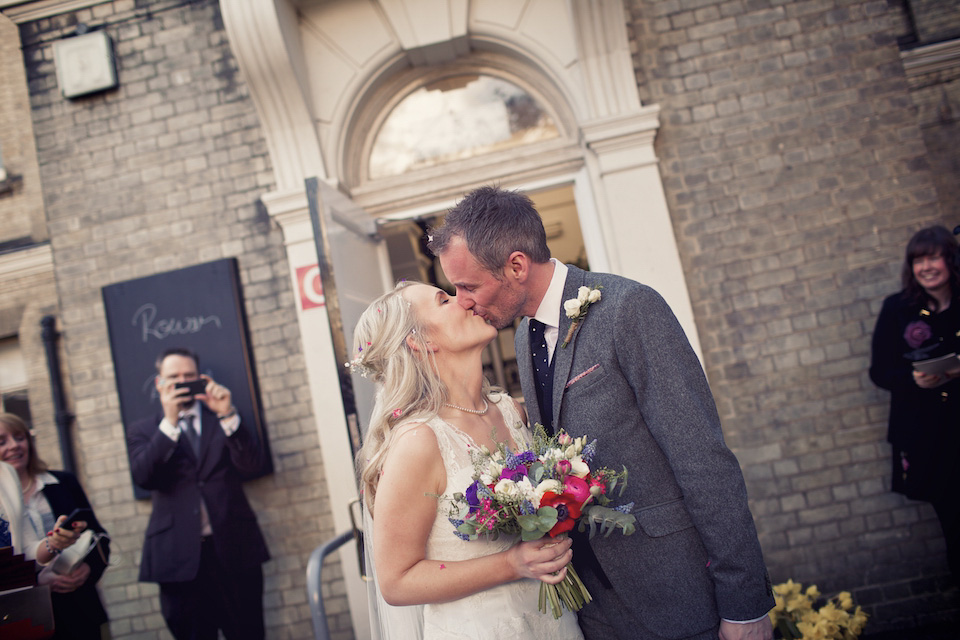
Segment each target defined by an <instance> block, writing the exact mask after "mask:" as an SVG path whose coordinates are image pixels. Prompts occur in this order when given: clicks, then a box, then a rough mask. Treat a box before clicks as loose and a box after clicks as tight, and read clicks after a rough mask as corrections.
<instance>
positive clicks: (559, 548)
mask: <svg viewBox="0 0 960 640" xmlns="http://www.w3.org/2000/svg"><path fill="white" fill-rule="evenodd" d="M572 544H573V540H571V539H570V538H541V539H540V540H529V541H527V542H521V543H520V544H518V545H515V546H514V547H512V548H511V549H510V551H509V552H508V553H510V554H511V556H510V557H511V563H512V564H513V567H514V570H515V571H516V573H517V575H518V576H520V577H521V578H533V579H534V580H540V581H541V582H546V583H547V584H559V583H560V581H562V580H563V579H564V577H566V575H567V565H568V564H570V561H571V560H572V559H573V551H572V550H571V549H570V546H571V545H572Z"/></svg>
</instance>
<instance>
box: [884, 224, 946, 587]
mask: <svg viewBox="0 0 960 640" xmlns="http://www.w3.org/2000/svg"><path fill="white" fill-rule="evenodd" d="M951 353H953V354H960V255H958V248H957V240H956V238H955V237H954V235H953V234H952V233H950V232H949V231H948V230H947V229H945V228H944V227H941V226H935V227H929V228H926V229H922V230H920V231H918V232H917V233H916V234H914V236H913V238H911V239H910V242H909V243H908V244H907V251H906V260H905V262H904V266H903V290H902V291H900V292H899V293H897V294H894V295H892V296H890V297H888V298H887V299H886V300H884V302H883V309H882V310H881V311H880V316H879V317H878V318H877V325H876V329H875V330H874V333H873V348H872V354H871V355H872V358H871V363H870V379H871V380H873V382H874V384H876V385H877V386H878V387H881V388H883V389H887V390H888V391H890V422H889V430H888V433H887V440H888V441H889V442H890V444H891V445H892V449H893V480H892V485H893V486H892V489H893V490H894V491H896V492H898V493H902V494H904V495H905V496H907V497H908V498H912V499H914V500H924V501H927V502H930V503H931V504H932V505H933V508H934V510H935V511H936V512H937V517H938V518H939V519H940V524H941V526H942V527H943V534H944V537H945V538H946V541H947V560H948V563H949V566H950V570H951V572H952V573H953V575H954V577H956V578H960V500H958V498H957V495H958V494H957V487H960V465H958V463H957V461H958V459H960V366H958V365H951V366H950V367H949V368H948V369H947V370H946V371H943V372H940V373H935V374H933V373H921V372H919V371H917V370H916V369H915V368H914V366H913V363H914V362H917V361H921V360H929V359H931V358H936V357H939V356H945V355H948V354H951Z"/></svg>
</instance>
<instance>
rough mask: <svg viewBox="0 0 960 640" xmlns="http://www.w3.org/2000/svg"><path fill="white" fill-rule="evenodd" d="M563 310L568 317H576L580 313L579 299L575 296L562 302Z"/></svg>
mask: <svg viewBox="0 0 960 640" xmlns="http://www.w3.org/2000/svg"><path fill="white" fill-rule="evenodd" d="M563 310H564V311H566V312H567V317H568V318H576V317H577V315H578V314H579V313H580V301H579V300H577V299H576V298H570V299H569V300H567V301H566V302H564V303H563Z"/></svg>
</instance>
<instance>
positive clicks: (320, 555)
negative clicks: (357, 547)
mask: <svg viewBox="0 0 960 640" xmlns="http://www.w3.org/2000/svg"><path fill="white" fill-rule="evenodd" d="M353 539H354V532H353V531H344V532H343V533H341V534H340V535H338V536H337V537H336V538H334V539H333V540H329V541H327V542H325V543H323V544H322V545H320V546H319V547H317V548H316V549H314V550H313V553H311V554H310V560H309V561H308V562H307V600H308V601H309V602H310V617H311V618H312V619H313V637H314V638H315V640H330V630H329V628H328V627H327V612H326V609H324V607H323V594H322V593H321V585H322V584H323V581H322V580H321V572H322V570H323V559H324V558H326V557H327V556H328V555H330V554H331V553H333V552H334V551H336V550H337V549H339V548H340V547H342V546H343V545H344V544H346V543H347V542H349V541H350V540H353Z"/></svg>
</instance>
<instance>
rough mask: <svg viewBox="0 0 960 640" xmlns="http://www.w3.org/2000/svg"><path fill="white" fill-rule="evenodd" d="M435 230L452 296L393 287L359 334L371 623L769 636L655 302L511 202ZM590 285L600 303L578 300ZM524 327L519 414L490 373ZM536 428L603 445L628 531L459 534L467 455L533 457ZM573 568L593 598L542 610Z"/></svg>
mask: <svg viewBox="0 0 960 640" xmlns="http://www.w3.org/2000/svg"><path fill="white" fill-rule="evenodd" d="M431 233H432V235H431V237H430V242H429V244H428V246H429V248H430V249H431V251H433V253H434V254H435V255H436V256H438V258H439V260H440V264H441V266H442V268H443V270H444V273H445V274H446V276H447V278H448V279H449V280H450V282H451V283H453V285H454V286H455V287H456V296H455V297H453V296H449V295H448V294H447V293H445V292H444V291H442V290H440V289H437V288H435V287H431V286H428V285H424V284H418V283H411V282H401V283H400V284H399V285H398V286H397V287H396V288H395V289H394V290H392V291H390V292H388V293H386V294H384V295H383V296H381V297H380V298H379V299H377V300H376V301H374V302H373V303H372V304H371V305H370V307H369V308H368V309H367V310H366V312H365V313H364V314H363V316H362V317H361V319H360V321H359V322H358V324H357V327H356V331H355V333H354V345H355V349H356V352H355V353H356V358H354V360H353V361H352V363H351V364H352V365H353V366H354V367H356V368H357V370H359V371H362V372H364V373H366V374H369V375H371V376H372V378H373V381H374V382H375V384H376V385H377V399H376V404H375V407H374V410H373V415H372V417H371V421H370V425H369V428H368V430H367V434H366V437H365V440H364V445H363V449H362V450H361V451H360V453H359V455H358V468H359V473H360V477H361V485H362V489H363V493H364V504H365V507H366V508H367V513H368V515H369V516H370V517H371V518H372V536H371V538H372V545H373V557H374V567H375V574H376V585H377V599H378V601H379V606H377V607H376V608H377V614H378V615H377V616H376V621H377V624H376V625H375V629H379V631H380V634H381V635H382V636H383V637H386V638H427V639H436V638H477V639H480V638H484V639H486V638H490V639H493V638H502V637H508V634H509V635H513V636H515V637H522V638H543V639H547V638H550V639H553V638H581V637H584V638H587V639H588V640H592V639H594V638H596V639H601V638H602V639H605V640H606V639H612V638H620V639H622V640H628V639H639V640H647V639H650V640H653V639H659V638H696V639H707V638H711V639H716V638H720V639H722V640H766V639H769V638H771V637H772V628H771V624H770V621H769V618H767V616H766V613H767V611H769V610H770V609H771V608H772V606H773V595H772V591H771V585H770V580H769V577H768V575H767V571H766V568H765V565H764V562H763V557H762V553H761V549H760V544H759V541H758V539H757V533H756V528H755V526H754V523H753V518H752V516H751V514H750V511H749V508H748V505H747V494H746V488H745V485H744V481H743V476H742V473H741V471H740V467H739V464H738V462H737V460H736V458H735V457H734V455H733V453H732V452H731V451H730V450H729V449H728V448H727V447H726V445H725V444H724V441H723V435H722V431H721V426H720V420H719V417H718V415H717V410H716V406H715V404H714V401H713V397H712V395H711V393H710V390H709V387H708V385H707V381H706V378H705V376H704V374H703V370H702V368H701V366H700V363H699V361H698V359H697V356H696V354H695V353H694V351H693V349H692V348H691V346H690V344H689V342H688V341H687V339H686V337H685V335H684V334H683V331H682V329H681V328H680V325H679V323H678V322H677V320H676V318H675V316H674V314H673V313H672V311H671V310H670V308H669V307H668V306H667V304H666V303H665V302H664V300H663V299H662V298H661V297H660V295H659V294H657V293H656V292H655V291H654V290H653V289H651V288H649V287H647V286H644V285H642V284H639V283H637V282H634V281H632V280H629V279H626V278H623V277H619V276H615V275H610V274H603V273H594V272H586V271H583V270H581V269H579V268H577V267H575V266H572V265H564V264H562V263H560V262H558V261H556V260H552V259H551V258H550V251H549V249H548V248H547V243H546V234H545V232H544V228H543V224H542V221H541V219H540V216H539V214H538V213H537V211H536V209H535V208H534V206H533V203H532V202H531V201H530V200H529V198H527V197H526V196H524V195H522V194H520V193H518V192H513V191H507V190H503V189H500V188H497V187H481V188H479V189H477V190H475V191H473V192H471V193H470V194H468V195H467V196H465V197H464V199H463V200H461V201H460V202H459V203H458V204H457V205H456V206H455V207H454V208H453V209H452V210H451V211H450V212H449V213H448V214H447V215H446V218H445V221H444V223H443V224H442V225H441V226H440V227H439V228H436V229H433V230H432V232H431ZM582 287H585V288H586V290H585V292H586V293H589V292H591V291H602V295H601V294H595V295H593V296H592V297H590V299H589V300H586V301H584V300H583V299H582V298H583V297H582V296H581V304H579V305H578V304H577V303H574V301H575V300H577V299H578V292H580V291H581V288H582ZM588 297H589V296H588ZM584 302H585V303H584ZM565 308H566V309H567V313H565V312H564V309H565ZM519 317H522V318H523V320H522V321H521V322H520V325H519V327H518V329H517V333H516V344H515V346H516V357H517V365H518V369H519V374H520V380H521V384H522V387H523V392H524V397H525V400H526V401H525V403H524V404H523V405H521V404H519V403H517V402H515V401H514V400H513V399H512V398H510V397H509V396H508V395H507V394H505V393H502V392H500V391H498V390H495V389H491V388H490V386H489V385H488V383H487V382H486V381H485V380H484V377H483V362H482V353H483V349H484V347H485V346H486V345H487V344H488V343H489V342H491V341H492V340H494V339H495V338H496V336H497V330H498V329H501V328H503V327H506V326H508V325H511V324H513V322H514V320H515V319H516V318H519ZM535 423H540V424H543V425H544V426H545V427H546V428H547V429H548V431H549V430H558V431H559V430H561V429H562V430H563V431H565V432H566V433H567V434H569V435H570V436H571V437H573V438H579V437H581V436H584V435H588V436H589V439H593V438H596V440H597V448H596V451H595V454H594V460H595V461H596V462H597V463H598V464H600V465H602V466H605V467H610V468H614V469H620V468H621V467H625V468H626V469H628V470H629V473H630V482H629V484H628V486H627V488H626V490H625V493H624V494H623V496H622V498H623V500H624V501H627V502H633V503H634V508H633V512H632V513H633V514H634V516H635V517H636V532H635V533H634V534H633V535H630V536H611V537H609V538H601V537H599V536H598V537H597V539H596V540H587V539H586V536H583V535H578V534H577V533H575V532H574V533H573V534H572V535H571V537H570V538H566V539H562V538H556V539H549V538H547V539H539V540H530V541H525V542H519V543H518V542H516V540H513V539H508V538H505V537H500V538H497V539H486V538H483V537H481V538H480V539H479V540H474V541H464V540H462V539H460V538H458V537H457V536H456V535H454V533H453V532H452V528H451V525H450V523H449V521H448V519H447V517H446V515H445V514H443V513H441V510H440V509H438V500H437V498H438V496H451V495H452V494H454V493H456V492H458V491H463V489H464V487H466V486H467V485H468V484H470V482H471V479H472V475H473V472H474V469H473V465H472V462H471V456H470V451H471V450H477V449H481V450H482V448H483V447H486V448H487V450H495V449H496V448H497V447H498V446H500V445H501V444H505V445H506V446H507V447H508V448H509V449H510V450H512V451H517V450H518V447H520V448H521V449H522V448H523V447H524V446H525V445H529V443H530V441H531V434H530V430H529V429H528V428H527V427H526V426H524V425H525V424H530V425H533V424H535ZM571 547H572V548H571ZM571 557H572V559H573V564H574V567H575V568H576V570H577V573H578V574H579V576H580V577H581V579H582V580H583V583H584V584H585V585H586V587H587V589H588V590H589V592H590V594H592V596H593V602H591V603H590V604H587V605H586V606H585V607H584V608H583V609H581V610H580V611H579V612H578V613H577V614H574V613H572V612H567V613H565V614H564V615H562V616H561V617H560V618H558V619H554V618H553V616H550V615H544V614H542V613H540V611H539V610H538V605H537V598H538V591H539V584H540V581H542V582H546V583H548V584H557V583H559V582H560V581H561V580H563V579H564V577H565V575H566V569H565V567H566V566H567V564H568V563H569V562H570V560H571Z"/></svg>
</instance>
